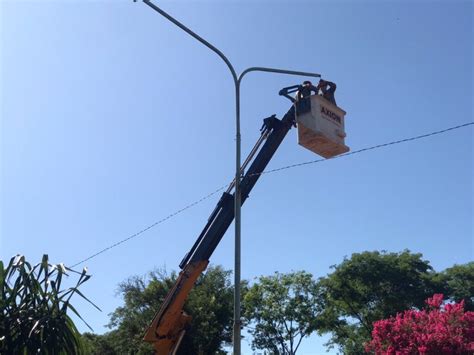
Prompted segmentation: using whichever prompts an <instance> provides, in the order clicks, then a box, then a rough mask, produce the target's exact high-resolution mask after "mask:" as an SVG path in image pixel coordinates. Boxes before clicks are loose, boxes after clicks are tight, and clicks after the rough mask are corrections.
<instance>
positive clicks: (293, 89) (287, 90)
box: [278, 85, 301, 103]
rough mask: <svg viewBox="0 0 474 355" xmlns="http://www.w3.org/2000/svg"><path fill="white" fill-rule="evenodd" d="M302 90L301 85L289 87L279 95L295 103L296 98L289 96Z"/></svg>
mask: <svg viewBox="0 0 474 355" xmlns="http://www.w3.org/2000/svg"><path fill="white" fill-rule="evenodd" d="M300 89H301V85H293V86H288V87H286V88H283V89H281V90H280V91H279V92H278V95H280V96H285V97H286V98H287V99H288V100H290V101H291V102H293V103H295V101H296V99H295V98H294V97H292V96H290V95H289V94H290V93H293V92H296V91H299V90H300Z"/></svg>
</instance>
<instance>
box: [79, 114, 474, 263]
mask: <svg viewBox="0 0 474 355" xmlns="http://www.w3.org/2000/svg"><path fill="white" fill-rule="evenodd" d="M473 124H474V121H473V122H467V123H464V124H461V125H458V126H454V127H449V128H446V129H443V130H440V131H434V132H430V133H426V134H422V135H419V136H415V137H409V138H404V139H400V140H396V141H392V142H388V143H383V144H378V145H374V146H370V147H366V148H362V149H358V150H354V151H352V152H348V153H345V154H341V155H337V156H335V157H332V158H328V159H316V160H311V161H307V162H303V163H298V164H292V165H287V166H283V167H280V168H276V169H272V170H268V171H263V172H261V173H259V174H253V176H254V175H263V174H270V173H275V172H277V171H282V170H287V169H291V168H296V167H299V166H304V165H309V164H315V163H321V162H323V161H327V160H332V159H336V158H342V157H346V156H349V155H355V154H359V153H362V152H367V151H369V150H374V149H379V148H384V147H387V146H391V145H395V144H400V143H405V142H410V141H415V140H418V139H422V138H427V137H431V136H435V135H439V134H442V133H446V132H449V131H453V130H455V129H459V128H463V127H467V126H470V125H473ZM227 186H228V185H227V184H226V185H224V186H222V187H219V188H218V189H217V190H215V191H213V192H211V193H210V194H207V195H206V196H204V197H202V198H201V199H199V200H196V201H194V202H193V203H190V204H189V205H187V206H185V207H183V208H181V209H179V210H177V211H175V212H173V213H171V214H169V215H168V216H166V217H164V218H162V219H160V220H159V221H156V222H155V223H153V224H150V225H149V226H147V227H145V228H144V229H142V230H140V231H139V232H136V233H134V234H132V235H130V236H128V237H127V238H125V239H122V240H120V241H118V242H116V243H114V244H112V245H110V246H108V247H106V248H104V249H102V250H100V251H98V252H96V253H94V254H92V255H91V256H89V257H87V258H85V259H83V260H81V261H79V262H77V263H75V264H74V265H72V266H71V268H73V267H76V266H78V265H80V264H82V263H85V262H86V261H89V260H91V259H93V258H95V257H96V256H98V255H100V254H103V253H105V252H106V251H108V250H110V249H112V248H115V247H117V246H119V245H120V244H122V243H125V242H127V241H129V240H130V239H133V238H136V237H138V236H140V235H141V234H143V233H145V232H146V231H148V230H150V229H151V228H153V227H155V226H157V225H159V224H161V223H163V222H165V221H167V220H168V219H170V218H173V217H175V216H176V215H178V214H180V213H182V212H184V211H186V210H188V209H190V208H191V207H194V206H196V205H197V204H199V203H201V202H203V201H204V200H207V199H209V198H210V197H212V196H213V195H215V194H216V193H218V192H220V191H222V190H224V189H225V188H226V187H227Z"/></svg>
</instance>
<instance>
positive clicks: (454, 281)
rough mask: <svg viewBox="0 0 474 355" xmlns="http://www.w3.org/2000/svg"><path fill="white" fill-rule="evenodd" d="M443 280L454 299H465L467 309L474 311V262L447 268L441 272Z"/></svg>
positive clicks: (448, 293) (448, 292)
mask: <svg viewBox="0 0 474 355" xmlns="http://www.w3.org/2000/svg"><path fill="white" fill-rule="evenodd" d="M441 280H442V281H443V282H444V283H445V284H446V289H447V295H448V296H449V297H450V298H451V299H452V300H453V301H455V302H461V301H464V307H465V309H466V310H467V311H474V262H470V263H467V264H464V265H454V266H453V267H450V268H449V269H446V270H445V271H444V272H442V273H441Z"/></svg>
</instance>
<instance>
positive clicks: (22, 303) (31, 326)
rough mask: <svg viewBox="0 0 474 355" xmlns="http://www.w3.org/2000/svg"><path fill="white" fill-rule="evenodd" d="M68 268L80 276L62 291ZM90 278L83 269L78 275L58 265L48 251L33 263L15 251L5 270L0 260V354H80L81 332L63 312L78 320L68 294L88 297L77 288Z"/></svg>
mask: <svg viewBox="0 0 474 355" xmlns="http://www.w3.org/2000/svg"><path fill="white" fill-rule="evenodd" d="M68 272H70V273H77V274H78V275H79V278H78V280H77V282H76V284H75V285H74V286H73V287H68V288H65V289H61V283H62V281H63V278H64V276H68ZM89 278H90V276H89V275H87V270H86V269H85V268H84V270H83V271H82V272H80V273H79V272H76V271H74V270H72V269H70V268H68V267H66V266H64V265H63V264H57V265H52V264H50V263H49V261H48V255H43V259H42V261H41V263H39V264H37V265H35V266H32V265H31V264H30V263H28V262H27V261H26V260H25V257H24V256H20V255H17V256H16V257H13V258H12V259H11V260H10V262H9V264H8V265H7V267H6V268H5V267H4V265H3V262H1V261H0V293H1V295H0V296H1V297H0V316H1V317H0V353H2V354H30V353H31V354H33V353H41V354H85V353H86V351H85V350H84V347H83V342H82V340H81V336H80V333H79V332H78V330H77V329H76V326H75V325H74V323H73V321H72V320H71V318H70V317H69V315H68V314H67V312H68V311H71V312H72V313H74V314H75V315H76V316H78V317H79V318H80V319H82V318H81V316H80V315H79V313H77V311H76V309H75V308H74V307H73V306H72V304H71V297H72V296H73V295H75V294H78V295H79V296H81V297H82V298H84V299H85V300H87V301H89V300H88V299H87V298H86V297H84V295H83V294H82V293H81V292H80V291H79V286H81V285H82V284H83V283H84V282H86V281H87V280H88V279H89ZM89 302H90V301H89ZM94 306H95V305H94ZM95 307H96V306H95ZM86 324H87V323H86ZM89 328H90V327H89Z"/></svg>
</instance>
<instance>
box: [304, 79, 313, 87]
mask: <svg viewBox="0 0 474 355" xmlns="http://www.w3.org/2000/svg"><path fill="white" fill-rule="evenodd" d="M303 85H305V86H306V85H312V84H311V81H309V80H305V81H303Z"/></svg>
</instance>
